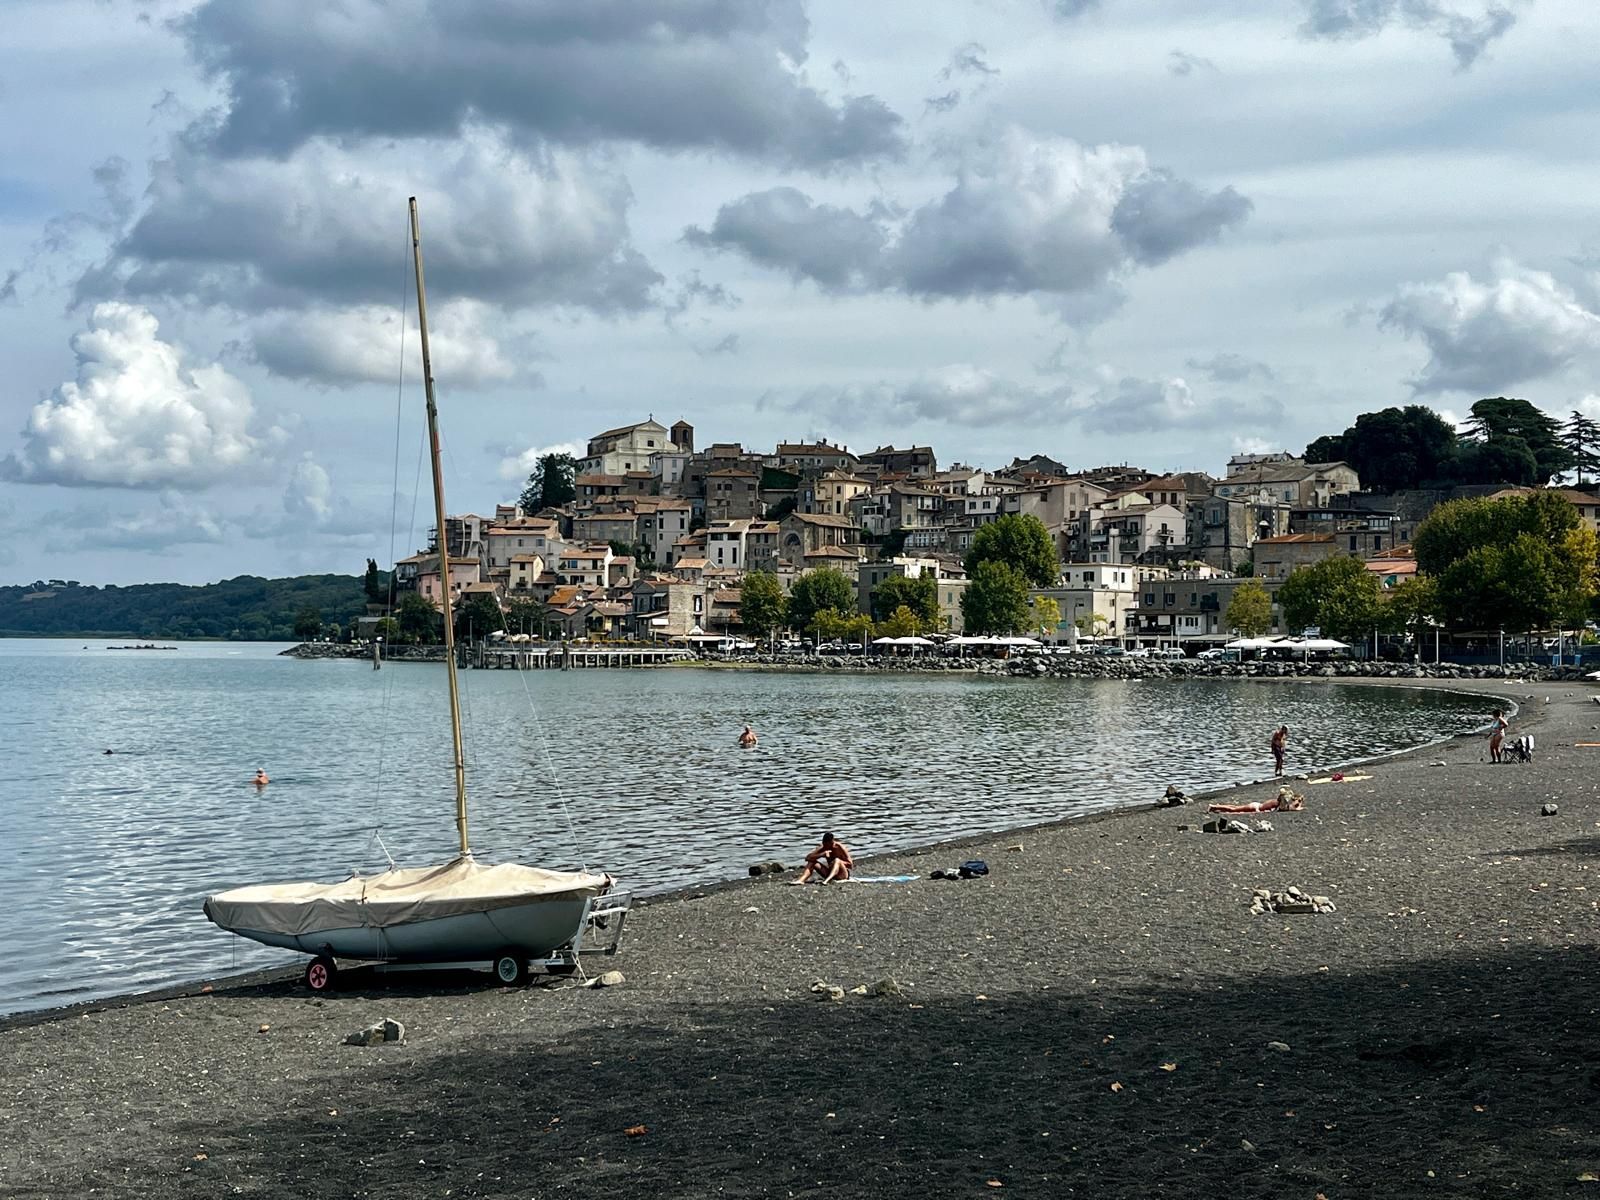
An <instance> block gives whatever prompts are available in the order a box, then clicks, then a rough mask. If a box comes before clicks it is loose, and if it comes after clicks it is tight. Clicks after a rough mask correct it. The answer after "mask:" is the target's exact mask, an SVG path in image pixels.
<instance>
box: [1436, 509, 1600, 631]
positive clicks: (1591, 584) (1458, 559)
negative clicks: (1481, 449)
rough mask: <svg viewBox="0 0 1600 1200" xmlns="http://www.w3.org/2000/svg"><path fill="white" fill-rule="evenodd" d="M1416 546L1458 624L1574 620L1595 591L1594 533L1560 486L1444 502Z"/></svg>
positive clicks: (1521, 626) (1513, 626)
mask: <svg viewBox="0 0 1600 1200" xmlns="http://www.w3.org/2000/svg"><path fill="white" fill-rule="evenodd" d="M1412 546H1413V548H1414V550H1415V551H1416V555H1417V567H1418V569H1420V570H1421V571H1422V572H1423V573H1424V574H1426V575H1428V576H1430V577H1431V578H1432V579H1433V580H1434V581H1435V583H1436V585H1437V588H1438V609H1439V612H1440V614H1441V615H1442V616H1443V617H1444V618H1445V619H1446V620H1447V621H1448V622H1450V623H1451V624H1452V625H1454V626H1456V627H1457V628H1467V629H1510V630H1516V631H1519V632H1521V631H1527V630H1539V629H1560V628H1571V627H1573V626H1576V625H1580V624H1582V622H1583V618H1584V617H1585V615H1586V614H1587V612H1588V609H1589V606H1590V604H1591V603H1592V602H1593V601H1594V599H1595V595H1596V544H1595V536H1594V533H1593V531H1592V530H1590V529H1587V528H1585V527H1584V526H1583V524H1582V522H1581V521H1580V519H1579V517H1578V512H1577V509H1575V508H1574V507H1573V506H1572V505H1571V504H1569V503H1568V502H1567V501H1566V500H1565V499H1564V498H1563V497H1562V496H1561V495H1560V494H1559V493H1556V492H1530V493H1526V494H1523V495H1517V496H1503V497H1500V498H1499V499H1495V500H1489V499H1476V500H1473V499H1469V500H1452V501H1450V502H1449V503H1447V504H1441V505H1440V506H1439V507H1438V508H1436V509H1434V510H1433V512H1431V513H1430V514H1428V518H1427V520H1425V521H1423V522H1422V524H1421V525H1419V526H1418V527H1417V532H1416V536H1415V537H1414V538H1413V539H1412Z"/></svg>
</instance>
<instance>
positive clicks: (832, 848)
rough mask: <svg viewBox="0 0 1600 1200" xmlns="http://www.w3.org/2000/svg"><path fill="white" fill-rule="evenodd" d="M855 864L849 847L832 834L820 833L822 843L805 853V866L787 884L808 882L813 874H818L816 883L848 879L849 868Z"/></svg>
mask: <svg viewBox="0 0 1600 1200" xmlns="http://www.w3.org/2000/svg"><path fill="white" fill-rule="evenodd" d="M855 865H856V863H855V859H853V858H851V857H850V847H848V846H846V845H845V844H844V843H843V842H841V841H839V839H838V838H836V837H834V836H833V834H831V833H825V834H823V835H822V844H821V845H820V846H818V847H817V848H816V849H815V850H813V851H812V852H811V853H810V854H808V855H806V868H805V870H803V871H801V872H800V878H799V879H791V880H790V881H789V886H790V887H798V886H799V885H800V884H802V883H810V882H811V877H812V876H813V875H815V876H818V879H817V882H818V883H832V882H833V881H834V880H835V879H849V878H850V868H851V867H853V866H855Z"/></svg>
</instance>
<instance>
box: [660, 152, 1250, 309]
mask: <svg viewBox="0 0 1600 1200" xmlns="http://www.w3.org/2000/svg"><path fill="white" fill-rule="evenodd" d="M1250 209H1251V205H1250V201H1248V200H1247V199H1245V198H1244V197H1243V196H1241V195H1239V194H1238V193H1237V192H1236V191H1234V190H1233V189H1232V188H1224V189H1223V190H1222V191H1220V192H1213V193H1207V192H1204V191H1202V190H1201V189H1200V188H1198V187H1196V186H1195V185H1193V184H1191V183H1188V182H1186V181H1184V180H1181V179H1178V178H1176V177H1174V176H1173V175H1171V174H1170V173H1169V172H1166V171H1163V170H1159V169H1152V168H1151V167H1150V166H1149V164H1148V163H1147V161H1146V159H1145V155H1144V152H1143V151H1142V150H1140V149H1138V148H1137V147H1126V146H1096V147H1093V148H1085V147H1083V146H1080V145H1079V144H1078V143H1077V142H1074V141H1071V140H1070V139H1066V138H1042V139H1041V138H1035V137H1033V136H1031V135H1029V134H1027V133H1025V132H1023V131H1021V130H1018V129H1011V130H1009V131H1007V132H1006V133H1005V134H1003V135H1002V136H1000V137H998V138H997V139H995V140H993V141H992V142H989V143H987V144H984V145H982V146H979V147H975V148H974V149H973V150H972V151H971V152H970V153H969V155H968V157H967V158H966V160H965V161H964V162H963V163H962V164H961V167H960V170H959V173H958V176H957V179H956V182H955V184H954V186H953V187H951V188H950V190H949V191H947V192H946V193H945V194H944V195H943V196H941V197H939V198H938V199H936V200H933V201H931V202H929V203H928V204H925V205H923V206H922V207H921V208H918V209H916V210H915V211H913V212H912V213H911V214H910V215H909V216H908V217H906V218H905V219H904V221H903V222H900V221H897V220H896V217H897V214H895V213H892V212H890V211H888V210H887V209H883V208H879V209H876V210H874V211H872V212H870V213H868V214H867V215H862V214H859V213H856V212H854V211H853V210H851V209H847V208H839V207H835V206H833V205H828V204H819V203H816V202H814V201H812V199H811V198H810V197H809V196H807V195H806V194H805V193H803V192H801V191H799V190H797V189H795V188H787V187H785V188H774V189H771V190H769V191H766V192H755V193H751V194H750V195H747V196H745V197H743V198H742V199H739V200H736V201H734V202H732V203H730V204H725V205H723V206H722V208H721V210H720V211H719V212H718V214H717V219H716V221H715V222H714V223H713V225H712V227H711V229H710V230H709V231H706V230H702V229H699V228H693V227H691V228H690V229H689V230H687V231H686V232H685V235H684V236H685V239H686V240H687V241H689V242H690V243H691V244H693V245H698V246H703V247H708V248H714V249H721V250H737V251H738V252H740V253H742V254H744V255H745V256H746V257H748V258H750V259H751V260H752V261H754V262H757V263H760V264H762V265H764V266H769V267H774V268H777V269H780V270H786V271H788V272H789V273H790V274H791V275H792V276H794V277H795V278H796V279H802V278H807V279H811V280H812V281H814V282H815V283H817V285H818V286H819V287H821V288H822V289H823V290H824V291H831V292H838V291H851V290H873V289H876V290H898V291H901V292H904V293H906V294H908V295H912V296H915V297H918V298H919V299H923V300H938V299H973V298H988V297H995V296H1028V295H1031V296H1034V297H1036V298H1038V299H1039V300H1040V301H1041V303H1044V304H1046V305H1047V306H1048V307H1052V308H1054V309H1055V310H1056V311H1058V312H1060V313H1061V314H1062V316H1063V317H1064V319H1067V320H1069V321H1071V320H1093V319H1098V318H1100V317H1103V316H1104V315H1105V314H1106V312H1107V311H1109V310H1110V309H1111V308H1114V307H1115V305H1116V303H1117V302H1118V301H1119V300H1120V296H1121V290H1120V285H1121V281H1122V279H1123V278H1124V277H1125V276H1126V275H1127V274H1128V273H1129V272H1131V271H1132V270H1133V268H1134V267H1136V266H1140V265H1143V266H1154V265H1158V264H1160V263H1162V262H1165V261H1167V260H1168V259H1170V258H1172V257H1173V256H1174V255H1177V254H1179V253H1182V252H1183V251H1184V250H1187V249H1191V248H1193V247H1195V246H1198V245H1201V244H1203V243H1205V242H1209V241H1213V240H1215V239H1216V238H1218V237H1220V236H1221V235H1222V233H1223V232H1224V231H1225V230H1227V229H1228V228H1230V227H1231V226H1233V225H1236V224H1238V223H1239V222H1241V221H1243V220H1244V219H1245V218H1246V217H1247V216H1248V215H1249V213H1250Z"/></svg>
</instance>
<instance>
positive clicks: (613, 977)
mask: <svg viewBox="0 0 1600 1200" xmlns="http://www.w3.org/2000/svg"><path fill="white" fill-rule="evenodd" d="M627 981H628V979H627V976H626V975H624V974H623V973H622V972H621V971H606V972H605V973H603V974H600V975H596V976H595V977H594V978H593V979H590V980H587V981H585V983H584V985H583V986H584V987H589V988H608V987H621V986H622V985H623V984H624V983H626V982H627Z"/></svg>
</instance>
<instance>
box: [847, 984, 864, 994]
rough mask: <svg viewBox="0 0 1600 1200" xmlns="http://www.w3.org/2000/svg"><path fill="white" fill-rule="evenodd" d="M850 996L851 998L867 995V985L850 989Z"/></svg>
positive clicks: (859, 985)
mask: <svg viewBox="0 0 1600 1200" xmlns="http://www.w3.org/2000/svg"><path fill="white" fill-rule="evenodd" d="M850 994H851V995H852V996H865V995H866V994H867V985H866V984H864V983H862V984H858V985H856V986H855V987H853V988H851V989H850Z"/></svg>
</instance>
